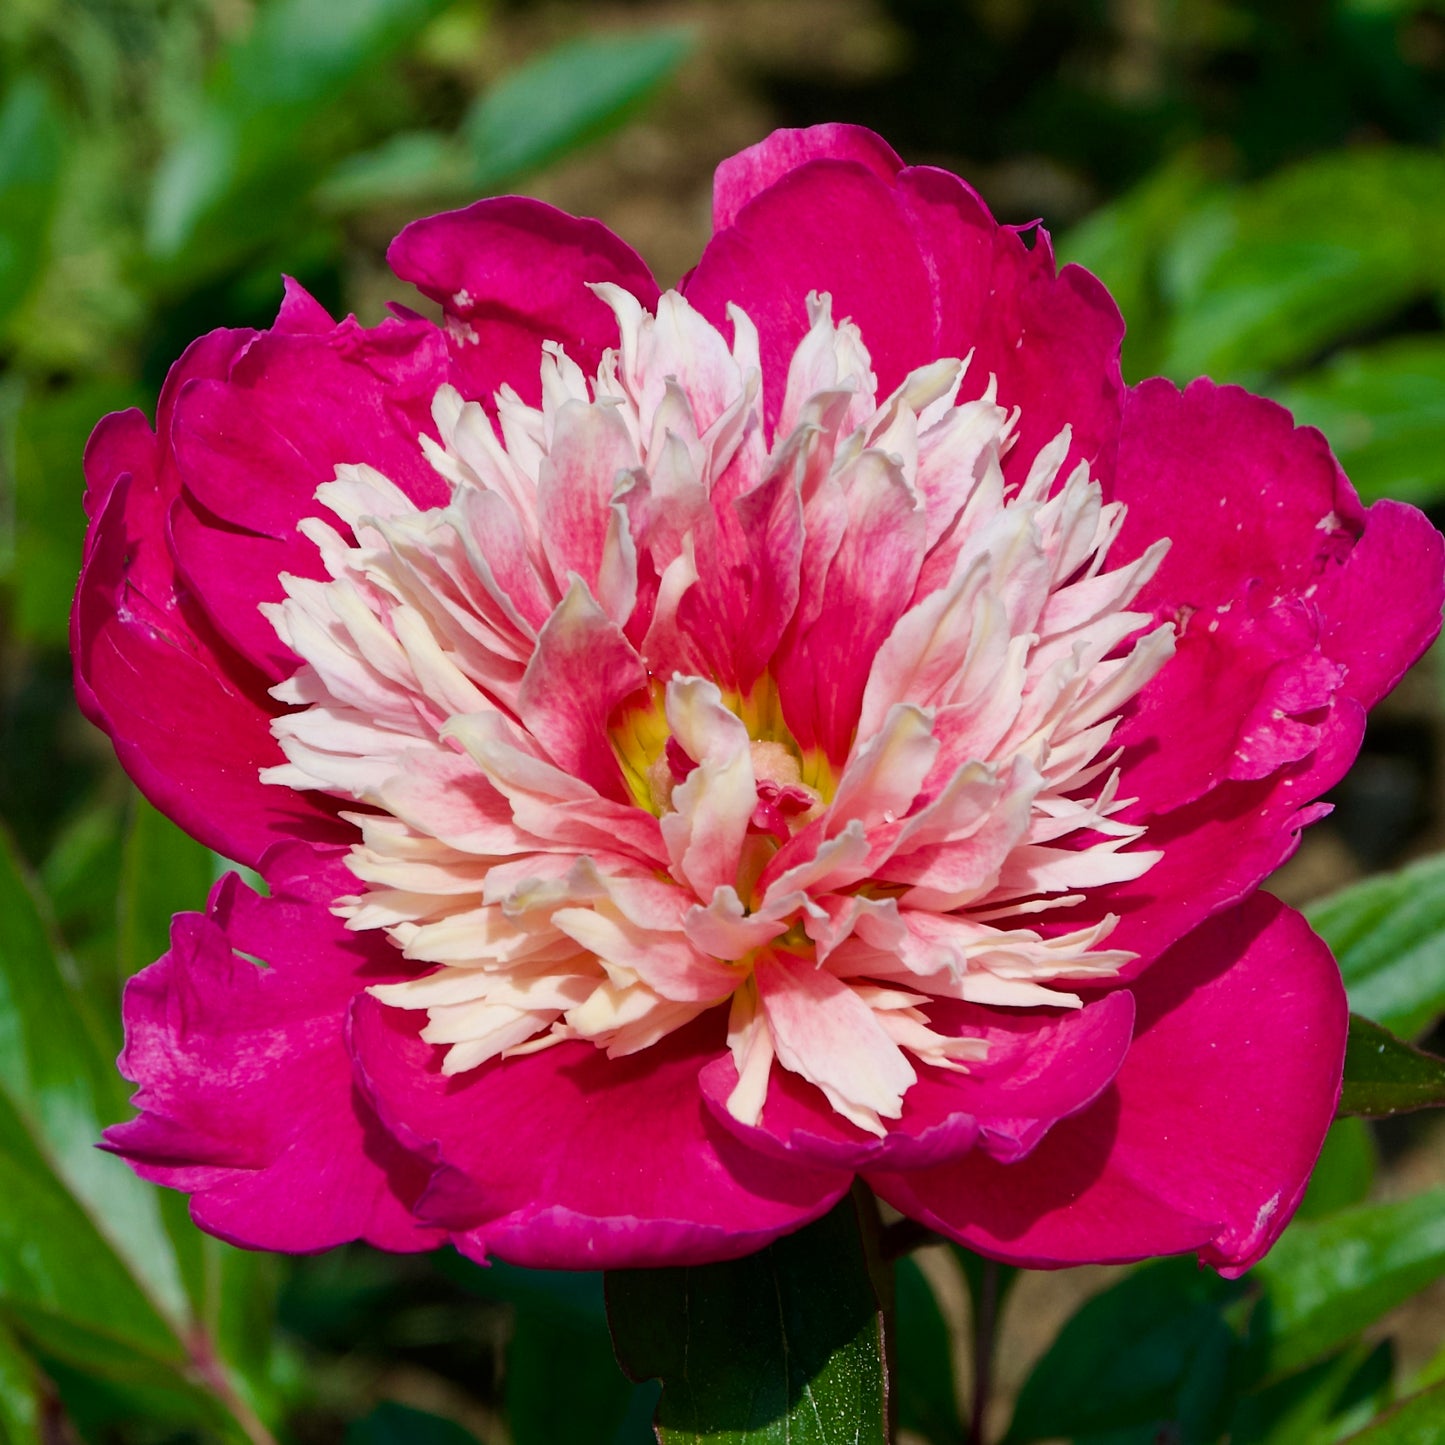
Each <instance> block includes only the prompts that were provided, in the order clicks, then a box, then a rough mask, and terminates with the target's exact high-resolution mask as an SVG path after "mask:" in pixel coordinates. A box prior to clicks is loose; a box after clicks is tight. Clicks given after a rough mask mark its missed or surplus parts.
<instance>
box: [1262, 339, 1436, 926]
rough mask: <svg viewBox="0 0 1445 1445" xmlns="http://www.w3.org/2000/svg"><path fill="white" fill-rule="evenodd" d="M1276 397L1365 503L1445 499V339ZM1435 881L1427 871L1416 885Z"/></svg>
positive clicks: (1414, 343)
mask: <svg viewBox="0 0 1445 1445" xmlns="http://www.w3.org/2000/svg"><path fill="white" fill-rule="evenodd" d="M1275 396H1276V397H1277V398H1278V399H1279V400H1280V401H1281V402H1283V403H1284V405H1285V406H1287V407H1289V409H1290V410H1291V411H1292V412H1294V415H1295V420H1296V421H1298V422H1300V423H1301V424H1302V425H1307V426H1317V427H1319V429H1320V430H1321V431H1322V432H1324V434H1325V436H1326V437H1328V438H1329V442H1330V445H1331V447H1332V448H1333V449H1334V452H1335V455H1336V456H1337V457H1339V459H1340V464H1341V465H1342V466H1343V467H1344V469H1345V471H1346V473H1348V475H1349V478H1350V480H1351V481H1352V482H1353V483H1354V484H1355V487H1356V489H1357V490H1358V491H1359V493H1360V495H1361V497H1363V498H1364V500H1365V501H1366V502H1373V501H1375V500H1377V499H1378V498H1380V497H1394V498H1395V499H1396V500H1397V501H1401V502H1413V503H1414V504H1415V505H1416V506H1422V507H1423V506H1429V505H1430V504H1431V503H1433V502H1437V501H1439V500H1440V498H1441V497H1445V445H1442V438H1445V341H1442V340H1440V338H1438V337H1435V336H1428V337H1407V338H1402V339H1400V340H1396V341H1387V342H1382V343H1381V344H1380V345H1378V346H1373V347H1370V348H1369V349H1368V350H1362V351H1347V352H1344V353H1342V354H1341V355H1339V356H1335V357H1332V358H1331V359H1330V360H1329V361H1327V362H1326V363H1325V364H1324V365H1323V366H1322V367H1320V368H1318V369H1317V370H1315V371H1311V372H1307V373H1305V374H1304V375H1303V376H1300V377H1297V378H1296V379H1295V380H1293V381H1292V382H1290V383H1289V384H1288V385H1287V386H1283V387H1279V388H1277V389H1276V390H1275ZM1439 871H1440V870H1439V868H1438V867H1437V873H1438V872H1439ZM1430 876H1431V875H1430V871H1429V869H1428V868H1426V869H1424V870H1423V878H1422V877H1421V876H1420V874H1418V873H1417V874H1416V880H1417V881H1418V882H1426V881H1428V880H1429V878H1430ZM1421 891H1422V892H1423V891H1425V890H1424V889H1422V890H1421ZM1442 953H1445V950H1442Z"/></svg>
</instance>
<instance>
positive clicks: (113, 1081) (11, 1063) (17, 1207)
mask: <svg viewBox="0 0 1445 1445" xmlns="http://www.w3.org/2000/svg"><path fill="white" fill-rule="evenodd" d="M73 977H74V975H73V970H72V967H71V965H70V963H69V961H68V959H67V958H66V956H65V954H64V952H63V951H62V950H61V948H60V946H59V944H58V942H57V941H56V939H55V937H54V936H53V933H52V931H51V929H50V927H49V925H48V922H47V919H46V917H45V915H44V910H43V907H42V905H41V902H40V900H39V898H38V896H37V894H36V893H35V891H34V890H33V888H32V885H31V884H30V882H29V880H28V878H27V877H26V875H25V873H24V870H23V868H22V866H21V864H20V862H19V860H18V858H17V856H16V855H15V852H14V849H13V846H12V845H11V844H10V843H9V841H8V839H6V838H5V837H4V835H3V834H0V1178H3V1180H4V1182H5V1187H4V1189H3V1190H0V1318H3V1319H8V1320H9V1322H10V1323H11V1324H12V1325H13V1326H14V1328H15V1329H16V1330H17V1332H18V1333H19V1335H20V1337H21V1338H22V1339H23V1341H24V1342H25V1343H26V1345H27V1346H28V1347H30V1348H31V1349H33V1350H35V1351H36V1352H38V1353H39V1354H40V1356H41V1357H42V1358H43V1359H44V1360H46V1361H47V1362H52V1361H53V1362H55V1363H56V1364H57V1365H61V1364H63V1365H65V1366H66V1367H68V1368H69V1369H71V1370H73V1371H76V1372H79V1373H80V1374H81V1375H82V1376H83V1377H84V1378H95V1379H104V1380H106V1381H108V1382H109V1385H108V1387H107V1388H108V1390H109V1391H110V1395H109V1397H108V1398H109V1403H108V1405H107V1408H108V1409H112V1410H114V1411H119V1412H121V1413H122V1414H124V1413H125V1411H127V1410H129V1411H131V1412H132V1417H135V1416H138V1415H144V1413H145V1409H146V1408H149V1405H145V1404H143V1403H142V1402H143V1401H149V1402H150V1405H155V1402H156V1401H157V1400H159V1399H160V1398H161V1397H164V1399H166V1400H168V1401H169V1402H170V1405H169V1406H168V1407H167V1408H168V1409H170V1410H171V1413H172V1415H173V1416H174V1417H175V1418H177V1419H184V1420H185V1421H190V1422H193V1423H196V1424H201V1425H204V1426H205V1427H206V1428H207V1429H211V1430H214V1431H219V1432H221V1433H222V1434H223V1435H225V1436H226V1437H227V1438H241V1436H242V1434H244V1429H243V1425H242V1423H241V1421H242V1420H243V1419H244V1418H245V1417H246V1406H245V1405H243V1404H242V1403H241V1402H240V1400H239V1399H238V1398H237V1396H236V1394H235V1392H234V1389H233V1382H232V1381H231V1380H230V1379H229V1378H228V1376H227V1373H226V1371H225V1368H224V1366H222V1365H221V1364H220V1363H219V1362H217V1361H216V1360H215V1359H213V1358H211V1357H210V1356H211V1351H212V1349H213V1344H212V1345H204V1344H203V1345H202V1349H203V1351H204V1352H205V1354H206V1356H207V1364H206V1370H207V1371H209V1378H204V1372H199V1371H198V1365H197V1359H196V1358H195V1357H193V1355H192V1353H191V1350H190V1348H189V1347H188V1346H189V1345H190V1344H191V1343H192V1342H195V1343H200V1340H199V1337H198V1335H197V1330H198V1328H201V1329H206V1328H207V1327H208V1326H210V1325H211V1324H212V1321H211V1320H209V1319H208V1317H207V1313H206V1310H205V1309H204V1308H203V1307H202V1306H201V1305H200V1303H199V1301H198V1300H197V1299H196V1298H195V1294H194V1291H193V1289H188V1285H193V1283H194V1281H193V1279H192V1276H193V1275H194V1276H197V1277H203V1276H204V1275H205V1273H206V1264H205V1260H206V1257H207V1256H206V1253H205V1251H206V1249H207V1248H209V1247H210V1246H208V1245H207V1244H206V1243H205V1242H204V1241H202V1239H201V1236H200V1235H199V1234H198V1233H197V1232H196V1230H195V1228H194V1226H192V1225H191V1224H190V1223H189V1221H186V1220H184V1219H183V1213H184V1202H183V1201H181V1200H180V1199H179V1197H178V1196H169V1197H168V1199H167V1201H166V1202H165V1203H163V1202H162V1196H161V1194H160V1192H159V1191H157V1190H156V1189H154V1188H153V1187H152V1186H150V1185H147V1184H145V1183H143V1182H142V1181H141V1180H140V1179H138V1178H137V1177H136V1176H135V1174H134V1173H132V1171H131V1170H130V1169H129V1168H128V1167H127V1166H126V1165H125V1164H124V1163H123V1162H122V1161H121V1160H119V1159H116V1158H115V1157H113V1156H112V1155H109V1154H105V1153H103V1152H101V1151H100V1150H98V1149H97V1148H96V1147H95V1145H96V1141H97V1140H98V1139H99V1137H100V1133H101V1130H102V1128H103V1127H104V1126H105V1125H106V1124H107V1123H110V1122H112V1121H114V1120H116V1119H119V1118H122V1117H124V1116H125V1115H126V1113H127V1112H128V1109H127V1105H126V1093H127V1085H126V1084H125V1082H124V1081H123V1080H122V1079H121V1078H120V1076H119V1074H118V1073H117V1072H116V1070H115V1066H114V1062H113V1054H112V1051H111V1049H110V1047H109V1046H108V1045H107V1044H105V1043H104V1042H103V1034H102V1032H101V1030H99V1029H98V1028H97V1027H96V1025H95V1023H94V1021H93V1019H92V1018H91V1017H90V1015H89V1011H88V1009H87V1007H86V1005H85V1003H84V1000H83V999H82V997H81V996H80V994H79V992H78V991H77V989H76V988H75V986H74V982H73ZM178 1216H180V1217H178ZM185 1231H189V1234H186V1233H185ZM178 1242H179V1243H180V1244H181V1245H182V1247H181V1248H179V1249H178V1247H177V1246H178ZM215 1248H216V1249H220V1248H222V1247H221V1246H215ZM188 1255H189V1256H190V1258H191V1260H193V1261H194V1264H190V1263H188V1258H187V1256H188ZM208 1332H209V1330H208ZM57 1378H58V1377H57ZM155 1407H156V1408H159V1406H158V1405H155ZM107 1418H110V1417H109V1416H107Z"/></svg>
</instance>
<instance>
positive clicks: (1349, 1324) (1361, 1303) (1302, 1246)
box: [1251, 1189, 1445, 1376]
mask: <svg viewBox="0 0 1445 1445" xmlns="http://www.w3.org/2000/svg"><path fill="white" fill-rule="evenodd" d="M1442 1272H1445V1190H1441V1189H1432V1190H1429V1191H1427V1192H1426V1193H1423V1194H1417V1195H1415V1196H1414V1197H1413V1198H1409V1199H1402V1200H1398V1201H1395V1202H1392V1203H1389V1204H1368V1205H1362V1206H1360V1207H1359V1208H1356V1209H1349V1210H1345V1211H1343V1212H1342V1213H1339V1214H1334V1215H1331V1216H1330V1217H1329V1218H1328V1219H1322V1220H1319V1221H1312V1222H1303V1223H1296V1224H1294V1225H1292V1226H1291V1227H1290V1228H1289V1229H1287V1230H1286V1231H1285V1233H1284V1234H1283V1235H1282V1236H1281V1237H1280V1240H1279V1243H1277V1244H1276V1245H1275V1246H1274V1248H1273V1249H1272V1250H1271V1251H1270V1252H1269V1254H1268V1255H1266V1256H1265V1258H1264V1259H1263V1260H1262V1261H1261V1262H1260V1263H1259V1264H1258V1265H1256V1266H1255V1268H1254V1270H1253V1272H1252V1274H1251V1278H1252V1279H1254V1280H1256V1281H1257V1282H1258V1283H1259V1284H1262V1285H1263V1286H1264V1287H1265V1290H1266V1296H1265V1299H1264V1301H1263V1303H1262V1312H1263V1315H1264V1318H1263V1319H1262V1321H1261V1322H1260V1334H1261V1338H1262V1340H1263V1343H1262V1345H1261V1350H1262V1354H1263V1362H1262V1365H1261V1368H1262V1370H1263V1371H1264V1372H1265V1373H1266V1374H1267V1375H1269V1376H1278V1375H1281V1374H1286V1373H1288V1372H1289V1371H1290V1370H1295V1369H1299V1368H1300V1367H1302V1366H1304V1365H1308V1364H1310V1363H1311V1362H1313V1361H1315V1360H1318V1359H1320V1358H1322V1357H1323V1356H1325V1355H1327V1354H1329V1353H1330V1352H1331V1351H1333V1350H1336V1349H1338V1348H1339V1347H1340V1346H1341V1345H1343V1344H1345V1343H1346V1342H1347V1341H1349V1340H1352V1339H1354V1337H1355V1336H1356V1335H1358V1334H1359V1333H1360V1331H1361V1330H1363V1329H1365V1328H1366V1327H1367V1326H1368V1325H1370V1324H1372V1323H1373V1322H1374V1321H1375V1320H1377V1319H1379V1318H1380V1317H1381V1316H1382V1315H1384V1314H1386V1313H1388V1312H1389V1311H1390V1310H1392V1309H1393V1308H1394V1307H1395V1306H1396V1305H1397V1304H1399V1303H1400V1302H1401V1301H1402V1300H1406V1299H1408V1298H1409V1297H1410V1296H1411V1295H1412V1294H1414V1293H1416V1291H1418V1290H1421V1289H1423V1288H1424V1287H1425V1286H1426V1285H1428V1284H1430V1283H1431V1282H1432V1281H1433V1280H1435V1279H1436V1278H1437V1277H1438V1276H1439V1275H1440V1274H1441V1273H1442Z"/></svg>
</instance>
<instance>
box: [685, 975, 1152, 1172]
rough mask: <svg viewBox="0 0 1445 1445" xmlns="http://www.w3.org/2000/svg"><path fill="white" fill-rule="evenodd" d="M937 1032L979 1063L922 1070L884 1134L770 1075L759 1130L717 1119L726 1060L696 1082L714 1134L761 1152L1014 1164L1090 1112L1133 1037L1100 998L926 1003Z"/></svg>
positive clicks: (824, 1161) (733, 1074) (917, 1163)
mask: <svg viewBox="0 0 1445 1445" xmlns="http://www.w3.org/2000/svg"><path fill="white" fill-rule="evenodd" d="M929 1013H930V1019H931V1022H932V1025H933V1027H934V1028H935V1029H938V1030H939V1031H940V1032H943V1033H947V1034H949V1035H954V1034H973V1035H978V1036H981V1037H984V1038H987V1039H988V1040H989V1043H990V1050H989V1057H988V1058H987V1060H985V1061H984V1062H982V1063H976V1064H970V1065H969V1072H968V1073H967V1074H954V1073H949V1072H946V1071H945V1070H942V1069H934V1068H928V1067H922V1068H920V1070H919V1078H918V1082H917V1083H916V1084H914V1085H913V1087H912V1088H910V1089H909V1091H908V1092H907V1093H906V1094H905V1095H904V1096H903V1115H902V1117H901V1118H899V1119H897V1120H888V1121H886V1122H887V1127H888V1134H887V1136H886V1137H885V1138H882V1139H878V1138H875V1137H874V1136H873V1135H871V1134H865V1133H864V1132H863V1131H862V1130H861V1129H858V1128H856V1127H854V1126H853V1125H852V1124H850V1123H848V1121H847V1120H846V1119H844V1118H842V1116H841V1115H839V1114H837V1113H836V1112H835V1111H834V1110H833V1109H832V1107H831V1106H830V1105H829V1104H828V1103H827V1101H826V1100H825V1099H824V1098H823V1096H822V1094H821V1093H820V1092H819V1091H818V1090H817V1089H815V1088H814V1087H813V1086H812V1085H811V1084H808V1083H806V1082H805V1081H804V1080H802V1079H800V1078H799V1077H798V1076H797V1075H796V1074H792V1073H788V1072H786V1071H784V1070H782V1069H775V1070H774V1071H773V1076H772V1079H771V1081H770V1084H769V1087H768V1099H767V1103H766V1104H765V1105H764V1108H763V1117H762V1120H761V1122H760V1124H759V1125H758V1126H757V1127H750V1126H749V1125H746V1124H741V1123H739V1122H738V1120H736V1119H734V1118H733V1116H732V1115H731V1114H729V1113H728V1111H727V1099H728V1095H729V1094H731V1093H732V1091H733V1089H734V1087H735V1086H736V1085H737V1081H738V1073H737V1069H736V1068H735V1067H734V1065H733V1061H732V1057H731V1055H724V1056H723V1057H722V1058H719V1059H716V1060H715V1061H714V1062H713V1063H711V1064H709V1065H708V1066H707V1067H706V1068H705V1069H704V1070H703V1071H702V1075H701V1079H702V1090H703V1096H704V1097H705V1098H706V1100H707V1102H708V1107H709V1108H711V1109H712V1111H713V1113H714V1114H715V1115H716V1117H717V1118H718V1119H719V1120H720V1121H721V1122H722V1124H723V1125H724V1126H725V1127H726V1128H728V1129H729V1130H731V1131H732V1132H733V1133H734V1134H736V1135H737V1136H738V1138H739V1139H742V1140H744V1141H745V1142H746V1143H748V1144H750V1145H751V1146H752V1147H753V1148H755V1149H757V1150H759V1151H760V1152H761V1153H764V1154H770V1155H772V1156H774V1157H775V1158H778V1159H784V1160H787V1159H794V1160H807V1161H810V1162H811V1163H813V1164H816V1165H820V1166H830V1167H833V1168H839V1169H862V1170H870V1169H885V1168H886V1169H921V1168H926V1167H928V1166H930V1165H937V1164H940V1163H942V1162H944V1161H945V1160H947V1159H949V1158H956V1157H957V1156H958V1155H959V1154H961V1153H963V1152H964V1151H966V1150H968V1149H969V1148H978V1149H981V1150H982V1151H983V1152H984V1153H986V1154H989V1155H992V1156H993V1157H994V1158H997V1159H1002V1160H1007V1161H1012V1160H1016V1159H1021V1158H1022V1157H1023V1156H1024V1155H1026V1154H1027V1153H1029V1151H1030V1150H1032V1149H1033V1148H1034V1147H1035V1146H1036V1145H1037V1144H1038V1142H1039V1141H1040V1140H1041V1139H1042V1138H1043V1137H1044V1135H1045V1134H1046V1133H1047V1132H1048V1130H1049V1129H1050V1127H1051V1126H1052V1125H1053V1124H1055V1123H1056V1122H1057V1121H1058V1120H1059V1119H1062V1118H1064V1117H1065V1116H1066V1115H1069V1114H1073V1113H1077V1112H1078V1111H1079V1110H1080V1109H1082V1108H1084V1107H1086V1106H1087V1105H1088V1104H1090V1103H1092V1102H1093V1101H1094V1100H1095V1099H1096V1098H1097V1097H1098V1096H1099V1094H1100V1093H1101V1092H1102V1091H1103V1090H1104V1089H1105V1088H1106V1087H1107V1086H1108V1084H1109V1081H1110V1080H1111V1079H1112V1078H1113V1077H1114V1075H1115V1073H1116V1072H1117V1071H1118V1069H1119V1066H1120V1064H1121V1063H1122V1062H1123V1059H1124V1055H1125V1053H1126V1051H1127V1050H1128V1048H1129V1040H1130V1038H1131V1037H1132V1035H1133V1025H1134V1000H1133V998H1132V996H1131V995H1130V994H1129V993H1128V992H1127V991H1126V990H1121V991H1119V992H1116V993H1112V994H1108V995H1106V996H1105V997H1103V998H1101V999H1099V1000H1098V1001H1097V1002H1095V1003H1093V1004H1091V1005H1089V1006H1088V1007H1086V1008H1083V1009H1080V1010H1078V1011H1077V1012H1068V1013H1062V1014H1061V1013H1059V1012H1057V1011H1049V1012H1043V1011H1041V1010H1035V1009H1030V1010H1026V1011H1020V1012H1016V1013H1015V1012H1010V1011H1008V1010H1005V1009H983V1008H978V1007H976V1006H971V1005H967V1004H957V1005H952V1006H950V1005H947V1004H936V1005H934V1006H933V1007H932V1008H930V1010H929Z"/></svg>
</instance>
